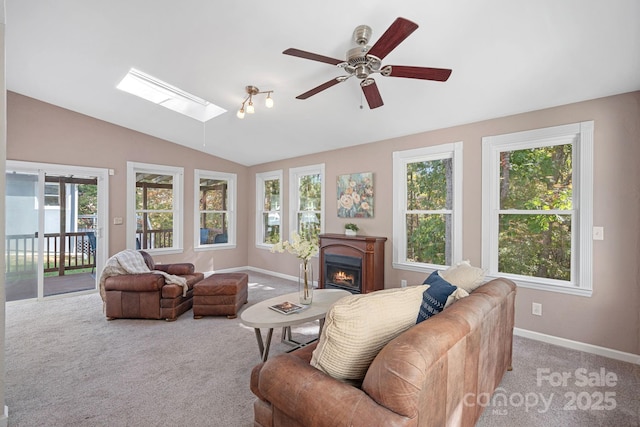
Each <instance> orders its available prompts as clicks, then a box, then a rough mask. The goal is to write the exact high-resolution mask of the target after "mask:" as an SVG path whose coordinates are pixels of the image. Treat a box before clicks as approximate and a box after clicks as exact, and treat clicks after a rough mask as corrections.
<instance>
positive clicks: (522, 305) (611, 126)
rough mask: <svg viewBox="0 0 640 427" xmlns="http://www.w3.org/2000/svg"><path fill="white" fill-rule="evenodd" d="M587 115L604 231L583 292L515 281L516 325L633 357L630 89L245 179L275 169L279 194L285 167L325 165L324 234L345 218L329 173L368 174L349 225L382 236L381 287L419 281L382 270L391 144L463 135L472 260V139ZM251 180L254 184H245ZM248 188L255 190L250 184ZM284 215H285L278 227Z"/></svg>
mask: <svg viewBox="0 0 640 427" xmlns="http://www.w3.org/2000/svg"><path fill="white" fill-rule="evenodd" d="M587 120H594V122H595V136H594V137H595V144H594V146H595V153H594V158H595V165H594V170H595V172H594V173H595V177H594V178H595V185H594V225H598V226H603V227H604V230H605V239H604V240H603V241H595V242H594V257H593V259H594V265H593V272H594V291H593V296H592V297H590V298H587V297H580V296H571V295H566V294H561V293H554V292H544V291H536V290H531V289H524V288H520V289H519V290H518V298H517V311H516V326H517V327H519V328H523V329H527V330H531V331H535V332H539V333H543V334H549V335H553V336H557V337H561V338H566V339H570V340H575V341H579V342H584V343H589V344H593V345H598V346H602V347H607V348H611V349H616V350H619V351H623V352H628V353H634V354H640V290H639V287H640V286H639V285H640V274H639V268H640V267H639V265H640V227H639V225H640V221H639V219H638V218H640V172H639V170H640V168H638V167H637V162H638V159H640V92H633V93H629V94H624V95H619V96H613V97H608V98H603V99H597V100H593V101H587V102H581V103H577V104H572V105H566V106H562V107H557V108H550V109H545V110H540V111H535V112H530V113H525V114H519V115H515V116H510V117H505V118H498V119H494V120H488V121H483V122H478V123H473V124H468V125H462V126H456V127H452V128H448V129H441V130H437V131H433V132H425V133H421V134H416V135H410V136H405V137H401V138H396V139H392V140H386V141H381V142H376V143H371V144H367V145H362V146H358V147H352V148H349V149H343V150H337V151H331V152H324V153H321V154H316V155H311V156H305V157H302V158H296V159H290V160H286V161H279V162H273V163H269V164H264V165H259V166H255V167H252V168H251V169H250V171H251V176H254V174H255V173H258V172H266V171H271V170H276V169H283V172H284V177H285V179H284V181H285V186H284V194H287V191H288V169H289V168H291V167H298V166H303V165H307V164H316V163H325V167H326V171H325V172H326V206H325V209H326V211H325V214H326V222H325V231H326V232H337V233H341V232H342V231H343V228H342V224H343V223H344V222H346V221H345V220H343V219H339V218H337V215H336V209H337V200H336V185H335V182H336V176H337V175H340V174H345V173H354V172H367V171H371V172H374V185H375V216H374V218H372V219H362V220H358V221H357V223H358V225H359V226H360V227H361V229H362V233H363V234H368V235H376V236H386V237H387V238H389V240H388V241H387V244H386V249H385V251H386V252H385V258H386V261H385V281H386V287H396V286H399V284H400V280H402V279H406V280H407V281H408V283H421V282H422V281H423V280H424V279H425V277H426V276H427V274H426V273H414V272H408V271H404V270H395V269H393V268H392V267H391V260H392V244H391V238H392V209H391V206H392V196H393V194H392V168H393V165H392V153H393V152H394V151H399V150H407V149H412V148H418V147H425V146H431V145H438V144H443V143H449V142H457V141H462V142H463V144H464V148H463V150H464V153H463V158H464V177H463V181H464V184H463V209H464V215H463V238H464V242H463V257H464V258H466V259H470V260H471V262H472V264H474V265H480V263H481V244H480V243H481V201H482V198H481V197H482V194H481V180H482V179H481V158H482V156H481V144H482V137H484V136H490V135H499V134H504V133H511V132H517V131H523V130H529V129H536V128H543V127H549V126H556V125H562V124H568V123H575V122H581V121H587ZM252 185H253V186H254V187H255V183H254V182H253V184H252ZM251 194H255V188H253V189H252V191H251ZM286 208H287V203H286V202H285V209H286ZM287 221H288V218H287V217H285V218H284V224H287V223H288V222H287ZM250 229H251V233H254V232H255V231H254V226H253V223H251V224H250ZM285 229H286V227H285ZM283 258H284V259H283ZM249 259H250V260H251V265H252V266H254V267H258V268H264V269H267V270H270V269H274V268H275V267H274V266H281V267H280V270H279V271H281V272H284V273H286V274H291V275H295V274H296V268H297V262H296V261H295V259H293V257H292V256H284V255H281V254H271V253H269V252H268V251H265V250H260V249H256V247H255V245H249ZM316 277H317V276H316ZM532 302H539V303H542V305H543V316H542V317H538V316H533V315H532V314H531V303H532Z"/></svg>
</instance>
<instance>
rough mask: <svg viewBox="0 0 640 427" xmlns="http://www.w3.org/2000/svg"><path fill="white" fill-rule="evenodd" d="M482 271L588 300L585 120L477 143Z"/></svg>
mask: <svg viewBox="0 0 640 427" xmlns="http://www.w3.org/2000/svg"><path fill="white" fill-rule="evenodd" d="M482 157H483V159H482V164H483V171H482V177H483V195H484V197H483V208H482V216H483V217H482V222H483V239H482V240H483V248H482V259H483V268H484V269H485V271H487V273H488V275H490V276H506V277H509V278H511V279H513V280H515V281H516V282H517V283H518V285H520V286H523V287H530V288H534V289H543V290H553V291H560V292H566V293H573V294H577V295H590V294H591V257H592V241H591V230H592V226H593V218H592V205H593V190H592V187H593V122H583V123H577V124H571V125H565V126H557V127H552V128H546V129H538V130H533V131H526V132H518V133H512V134H507V135H499V136H492V137H485V138H483V141H482Z"/></svg>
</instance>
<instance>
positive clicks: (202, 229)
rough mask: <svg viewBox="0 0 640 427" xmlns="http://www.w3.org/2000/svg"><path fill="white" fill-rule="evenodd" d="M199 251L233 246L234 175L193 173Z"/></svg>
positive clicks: (199, 171) (197, 171)
mask: <svg viewBox="0 0 640 427" xmlns="http://www.w3.org/2000/svg"><path fill="white" fill-rule="evenodd" d="M194 176H195V180H196V182H197V183H198V185H197V186H196V192H195V197H196V202H197V207H196V209H195V212H196V215H197V218H196V221H195V224H196V226H197V230H196V237H197V243H196V247H198V248H206V247H209V248H213V247H216V246H219V247H224V248H227V247H229V245H234V244H235V198H236V194H235V191H236V175H235V174H230V173H223V172H209V171H203V170H198V169H197V170H196V171H195V174H194Z"/></svg>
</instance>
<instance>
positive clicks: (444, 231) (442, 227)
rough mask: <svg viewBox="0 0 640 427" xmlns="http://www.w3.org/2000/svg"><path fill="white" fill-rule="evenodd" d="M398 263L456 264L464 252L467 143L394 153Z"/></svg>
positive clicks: (412, 266) (420, 267) (419, 267)
mask: <svg viewBox="0 0 640 427" xmlns="http://www.w3.org/2000/svg"><path fill="white" fill-rule="evenodd" d="M393 180H394V182H393V188H394V193H393V199H394V206H396V209H395V210H394V215H393V233H394V241H397V242H398V243H397V248H396V250H394V260H393V265H394V268H400V269H406V270H414V271H429V270H433V269H435V268H442V267H443V266H448V265H453V264H454V263H455V262H457V261H460V260H461V251H462V232H461V228H462V220H461V214H460V212H461V205H462V143H461V142H456V143H450V144H441V145H436V146H432V147H424V148H417V149H413V150H406V151H398V152H395V153H393Z"/></svg>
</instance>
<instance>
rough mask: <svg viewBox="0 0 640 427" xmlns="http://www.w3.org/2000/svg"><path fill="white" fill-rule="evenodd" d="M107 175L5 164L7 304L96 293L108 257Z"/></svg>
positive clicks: (86, 170) (69, 168) (96, 171)
mask: <svg viewBox="0 0 640 427" xmlns="http://www.w3.org/2000/svg"><path fill="white" fill-rule="evenodd" d="M107 177H108V174H107V173H106V171H104V170H102V169H93V168H78V167H75V166H60V165H46V164H32V163H27V162H12V161H9V162H7V174H6V224H5V230H6V232H5V234H6V252H5V258H6V259H5V261H6V270H5V280H6V295H7V301H15V300H21V299H29V298H46V297H50V296H55V295H61V294H69V293H77V292H87V291H95V290H96V288H97V282H98V280H97V279H98V277H97V272H98V271H100V266H101V265H102V264H103V262H104V255H105V254H106V252H107V250H106V244H105V241H106V240H105V232H104V229H105V227H104V225H103V224H104V221H105V218H106V212H107V207H106V194H107V190H106V188H107Z"/></svg>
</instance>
